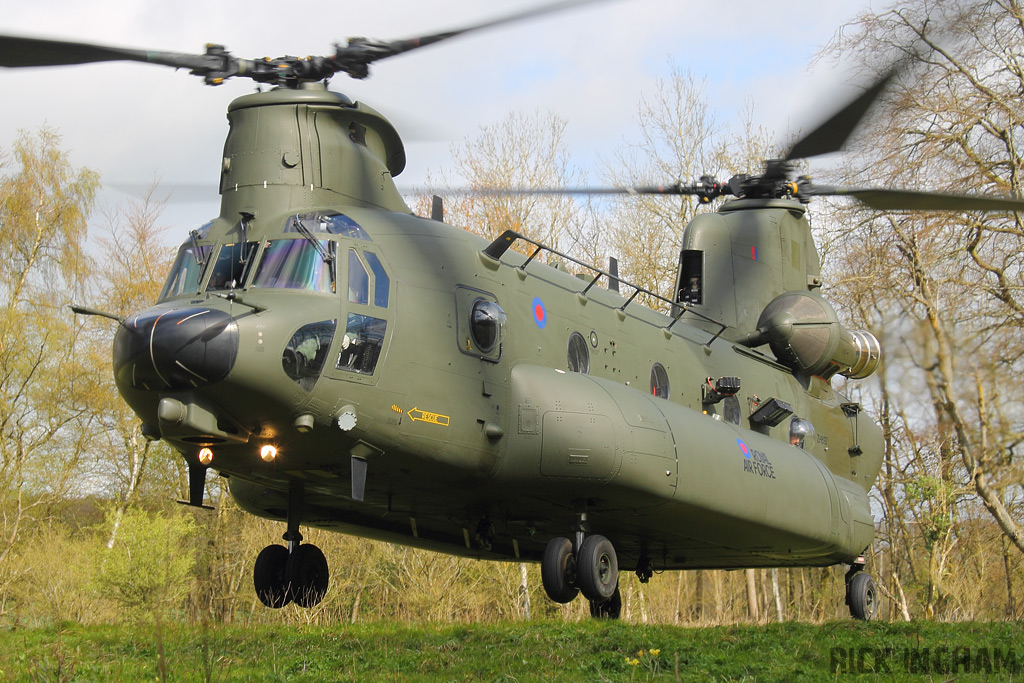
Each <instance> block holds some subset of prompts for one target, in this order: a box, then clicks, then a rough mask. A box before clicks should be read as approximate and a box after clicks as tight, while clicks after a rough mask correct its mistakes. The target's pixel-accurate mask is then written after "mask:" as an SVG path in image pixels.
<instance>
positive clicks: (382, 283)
mask: <svg viewBox="0 0 1024 683" xmlns="http://www.w3.org/2000/svg"><path fill="white" fill-rule="evenodd" d="M363 256H365V257H366V262H367V263H369V264H370V270H372V271H373V305H374V306H379V307H380V308H387V307H388V292H389V291H390V290H391V278H389V277H388V274H387V271H385V270H384V266H383V264H381V262H380V259H379V258H377V255H376V254H374V253H373V252H372V251H364V252H363Z"/></svg>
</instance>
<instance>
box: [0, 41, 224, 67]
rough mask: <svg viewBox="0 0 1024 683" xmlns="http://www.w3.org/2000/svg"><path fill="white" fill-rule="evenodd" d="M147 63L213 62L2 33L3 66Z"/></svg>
mask: <svg viewBox="0 0 1024 683" xmlns="http://www.w3.org/2000/svg"><path fill="white" fill-rule="evenodd" d="M116 61H129V62H145V63H149V64H163V65H165V66H173V67H176V68H186V69H197V68H202V67H204V66H207V65H208V64H209V57H208V56H206V55H189V54H183V53H178V52H154V51H148V50H131V49H127V48H120V47H111V46H109V45H94V44H92V43H76V42H72V41H65V40H48V39H45V38H25V37H22V36H8V35H0V66H6V67H25V66H64V65H69V64H91V63H94V62H116Z"/></svg>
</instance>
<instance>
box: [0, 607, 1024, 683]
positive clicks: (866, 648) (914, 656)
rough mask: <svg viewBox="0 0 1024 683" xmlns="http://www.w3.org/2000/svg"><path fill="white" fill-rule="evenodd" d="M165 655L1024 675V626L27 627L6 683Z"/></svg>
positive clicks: (318, 667)
mask: <svg viewBox="0 0 1024 683" xmlns="http://www.w3.org/2000/svg"><path fill="white" fill-rule="evenodd" d="M161 646H162V648H163V650H164V652H165V655H166V656H165V662H166V670H165V672H164V673H165V675H166V679H167V680H170V681H339V680H340V681H373V680H383V681H392V680H394V681H421V680H424V681H433V680H440V681H551V680H559V681H562V680H564V681H602V680H624V681H630V680H633V681H648V680H665V681H674V680H677V670H678V680H683V681H707V680H711V681H726V680H730V681H731V680H742V681H821V680H851V681H853V680H952V679H957V680H971V679H978V680H982V679H984V680H1024V625H1022V624H1020V623H1006V622H993V623H963V624H936V623H930V622H915V623H911V624H887V623H873V624H865V623H859V622H853V621H843V622H833V623H828V624H824V625H820V626H816V625H811V624H802V623H788V624H772V625H768V626H722V627H713V628H676V627H671V626H642V625H634V624H624V623H621V622H606V621H605V622H598V621H590V622H582V623H562V622H554V621H539V622H538V621H531V622H511V623H499V624H481V625H404V624H396V623H389V622H382V623H373V624H360V625H355V626H350V625H341V626H337V627H330V628H324V627H316V628H314V627H302V628H293V627H283V626H274V627H268V626H258V627H253V628H245V627H241V626H226V627H211V628H210V629H204V628H202V627H198V626H181V625H172V626H168V627H167V628H166V629H164V632H163V634H162V637H158V635H157V629H156V628H154V627H127V626H99V627H84V626H77V625H67V626H64V627H61V628H56V627H55V628H45V629H15V630H7V631H3V632H0V681H21V680H28V681H155V680H160V679H161V672H160V668H159V661H160V658H159V655H158V650H159V648H160V647H161ZM925 650H927V656H926V655H925V654H924V653H925ZM836 667H838V673H836V672H835V671H834V669H835V668H836ZM987 670H991V671H992V673H991V674H989V675H986V671H987ZM922 674H924V675H922ZM964 674H968V675H964Z"/></svg>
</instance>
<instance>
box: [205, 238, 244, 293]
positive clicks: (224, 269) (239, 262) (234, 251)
mask: <svg viewBox="0 0 1024 683" xmlns="http://www.w3.org/2000/svg"><path fill="white" fill-rule="evenodd" d="M255 253H256V242H246V243H245V244H242V243H237V244H224V245H221V248H220V251H219V252H218V253H217V261H216V262H215V263H214V264H213V272H212V273H211V274H210V282H209V283H208V284H207V285H206V289H207V291H211V292H214V291H218V290H224V289H234V288H236V287H242V286H243V284H244V283H245V276H246V274H247V273H248V272H249V266H250V265H251V264H252V257H253V255H254V254H255Z"/></svg>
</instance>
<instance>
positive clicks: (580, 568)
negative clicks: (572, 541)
mask: <svg viewBox="0 0 1024 683" xmlns="http://www.w3.org/2000/svg"><path fill="white" fill-rule="evenodd" d="M576 583H577V585H579V587H580V591H582V593H583V596H584V597H585V598H586V599H587V600H592V601H594V602H605V601H606V600H609V599H611V597H612V596H613V595H614V594H615V589H616V588H618V585H619V561H618V559H617V558H616V557H615V548H614V547H613V546H612V542H611V541H609V540H608V539H607V538H605V537H604V536H599V535H597V534H595V535H593V536H587V538H586V539H585V540H584V541H583V545H582V546H580V552H579V554H578V555H577V557H576Z"/></svg>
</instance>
